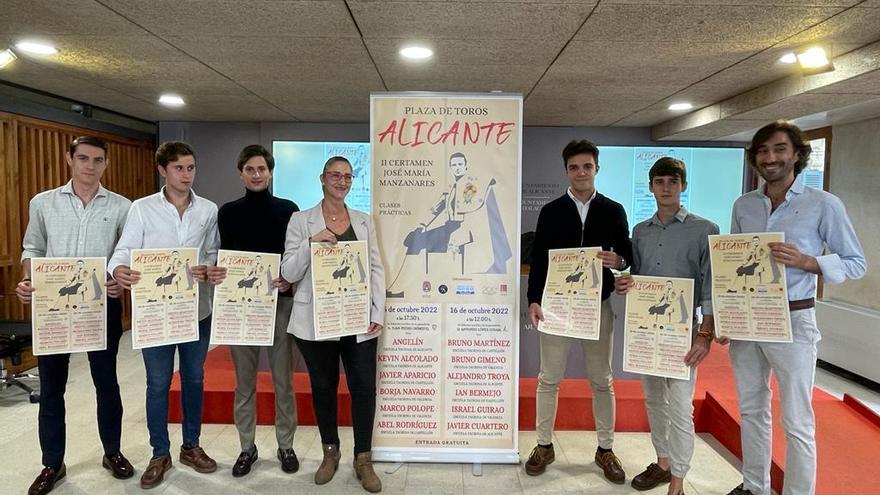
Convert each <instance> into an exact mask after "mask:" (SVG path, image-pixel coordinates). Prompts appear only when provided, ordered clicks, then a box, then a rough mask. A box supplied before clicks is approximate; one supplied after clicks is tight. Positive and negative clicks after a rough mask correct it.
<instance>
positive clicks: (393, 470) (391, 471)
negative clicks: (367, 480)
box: [385, 462, 403, 474]
mask: <svg viewBox="0 0 880 495" xmlns="http://www.w3.org/2000/svg"><path fill="white" fill-rule="evenodd" d="M402 467H403V463H402V462H395V463H394V464H392V465H390V466H388V467H386V468H385V474H394V473H396V472H397V470H398V469H400V468H402Z"/></svg>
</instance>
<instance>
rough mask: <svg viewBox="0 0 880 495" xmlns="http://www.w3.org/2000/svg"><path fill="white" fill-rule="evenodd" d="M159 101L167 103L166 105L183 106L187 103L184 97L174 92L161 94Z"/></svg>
mask: <svg viewBox="0 0 880 495" xmlns="http://www.w3.org/2000/svg"><path fill="white" fill-rule="evenodd" d="M159 103H161V104H162V105H165V106H166V107H182V106H183V105H184V104H185V102H184V101H183V98H181V97H180V96H178V95H172V94H164V95H162V96H160V97H159Z"/></svg>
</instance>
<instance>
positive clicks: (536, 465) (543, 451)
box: [526, 445, 556, 476]
mask: <svg viewBox="0 0 880 495" xmlns="http://www.w3.org/2000/svg"><path fill="white" fill-rule="evenodd" d="M555 460H556V454H555V453H554V452H553V445H549V446H547V447H545V446H543V445H538V446H536V447H535V448H534V449H532V453H531V454H529V459H528V460H527V461H526V474H527V475H529V476H538V475H539V474H543V473H544V471H546V470H547V465H548V464H552V463H553V461H555Z"/></svg>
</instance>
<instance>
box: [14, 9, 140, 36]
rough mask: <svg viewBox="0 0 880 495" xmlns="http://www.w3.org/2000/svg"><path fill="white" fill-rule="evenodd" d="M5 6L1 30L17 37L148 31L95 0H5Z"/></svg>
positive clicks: (117, 33)
mask: <svg viewBox="0 0 880 495" xmlns="http://www.w3.org/2000/svg"><path fill="white" fill-rule="evenodd" d="M2 9H3V10H2V12H3V15H0V34H4V35H12V36H15V37H16V38H17V37H34V38H51V37H53V36H56V35H65V34H71V35H100V36H106V35H122V34H144V32H143V30H142V29H141V28H139V27H137V26H136V25H134V24H132V23H131V22H129V21H128V20H127V19H125V18H123V17H120V16H119V15H117V14H116V13H114V12H113V11H111V10H109V9H107V8H106V7H104V6H103V5H101V4H100V3H98V2H93V1H87V2H83V1H82V0H3V2H2Z"/></svg>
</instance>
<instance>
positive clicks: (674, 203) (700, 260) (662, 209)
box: [615, 157, 718, 495]
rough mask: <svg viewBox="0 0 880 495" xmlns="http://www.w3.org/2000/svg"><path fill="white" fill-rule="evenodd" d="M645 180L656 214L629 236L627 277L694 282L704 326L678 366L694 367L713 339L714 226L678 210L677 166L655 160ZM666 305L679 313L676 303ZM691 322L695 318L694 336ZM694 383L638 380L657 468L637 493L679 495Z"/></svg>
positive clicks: (638, 482) (623, 287)
mask: <svg viewBox="0 0 880 495" xmlns="http://www.w3.org/2000/svg"><path fill="white" fill-rule="evenodd" d="M648 180H649V182H648V187H649V188H650V190H651V192H652V193H654V199H655V200H656V201H657V213H655V214H654V216H653V217H651V218H649V219H648V220H645V221H644V222H641V223H639V224H638V225H636V227H635V229H634V230H633V240H632V242H633V263H632V273H633V274H634V275H650V276H656V277H677V278H690V279H693V280H694V310H696V308H697V307H698V306H699V307H701V308H702V313H703V323H702V325H701V326H700V329H699V331H698V332H696V335H695V336H694V338H693V343H692V345H691V348H690V350H689V351H688V352H687V353H686V354H685V353H684V352H683V353H682V354H683V355H682V360H683V361H684V362H685V363H686V364H687V365H688V366H693V367H696V366H697V365H698V364H700V362H701V361H702V360H703V358H705V357H706V355H707V354H708V353H709V347H710V346H711V344H712V339H713V338H714V337H713V335H714V330H715V320H714V318H713V316H712V277H711V273H710V263H709V238H708V236H709V235H713V234H717V233H718V226H717V225H715V224H714V223H712V222H710V221H709V220H706V219H705V218H702V217H699V216H697V215H694V214H693V213H690V212H688V211H687V210H686V209H685V208H684V207H683V206H681V202H680V200H681V193H682V192H684V190H685V189H686V188H687V171H686V169H685V165H684V162H682V161H681V160H677V159H675V158H670V157H663V158H661V159H659V160H657V162H656V163H654V165H653V166H652V167H651V170H650V171H649V172H648ZM632 285H633V279H632V277H629V276H624V277H620V278H618V279H617V281H616V283H615V289H616V291H617V293H618V294H626V293H627V292H629V289H630V287H632ZM666 303H667V304H670V305H673V306H675V307H676V310H678V307H677V306H678V305H677V304H676V303H675V301H666ZM681 316H684V315H681ZM696 322H697V319H696V318H694V324H695V326H694V330H696ZM696 379H697V370H696V369H694V370H693V371H692V373H691V378H690V380H679V379H675V378H664V377H658V376H649V375H643V376H642V388H644V391H645V406H646V409H647V410H648V421H649V423H650V425H651V442H652V443H653V444H654V450H655V451H656V452H657V462H656V463H651V464H650V465H649V466H648V468H647V469H645V471H643V472H642V473H641V474H639V475H637V476H636V477H635V478H633V480H632V483H631V484H632V487H633V488H635V489H636V490H650V489H652V488H654V487H655V486H657V485H659V484H660V483H670V485H669V491H668V493H669V495H683V494H684V477H685V475H686V474H687V471H688V469H689V467H690V465H689V464H690V460H691V457H693V454H694V406H693V399H694V384H695V383H696Z"/></svg>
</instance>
